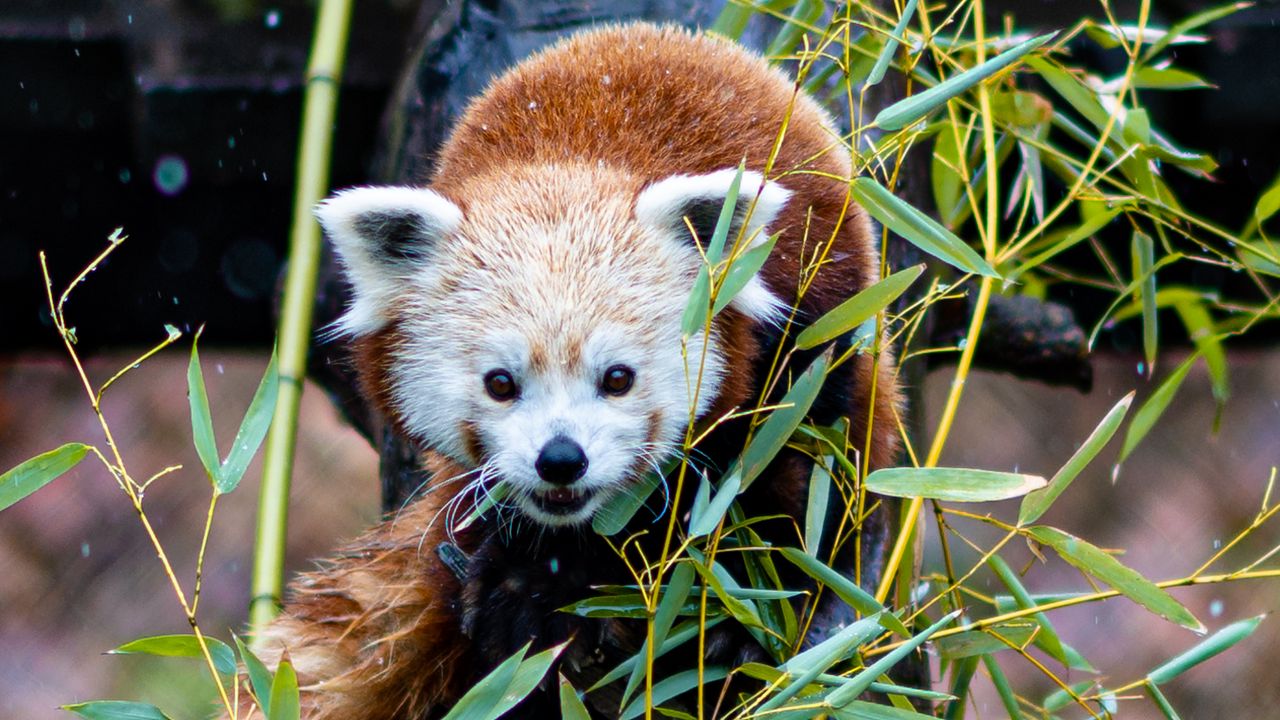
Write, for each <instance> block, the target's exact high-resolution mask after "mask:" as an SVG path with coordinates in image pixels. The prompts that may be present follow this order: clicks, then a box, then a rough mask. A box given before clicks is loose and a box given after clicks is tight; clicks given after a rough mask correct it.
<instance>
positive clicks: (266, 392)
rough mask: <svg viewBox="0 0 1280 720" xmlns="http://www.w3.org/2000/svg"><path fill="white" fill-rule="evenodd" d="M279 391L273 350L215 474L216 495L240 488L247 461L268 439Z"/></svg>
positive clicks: (247, 465)
mask: <svg viewBox="0 0 1280 720" xmlns="http://www.w3.org/2000/svg"><path fill="white" fill-rule="evenodd" d="M279 391H280V373H279V371H278V370H277V368H276V352H275V351H274V350H272V351H271V361H270V362H269V363H268V364H267V371H266V373H264V374H263V376H262V380H261V381H260V382H259V383H258V389H257V390H255V391H254V393H253V399H252V400H250V401H249V409H248V410H246V411H245V414H244V419H243V420H242V421H241V422H240V429H239V430H238V431H237V432H236V439H235V441H234V442H233V443H232V444H231V451H230V452H228V453H227V459H226V460H223V461H222V465H221V466H220V468H219V470H218V479H217V481H216V483H215V487H216V488H217V490H218V492H220V493H229V492H231V491H232V490H235V489H236V486H237V485H239V484H240V479H241V478H243V477H244V471H245V470H247V469H249V461H250V460H252V459H253V456H254V455H255V454H256V453H257V452H258V448H259V447H261V446H262V441H263V439H264V438H266V436H267V429H268V428H269V427H271V418H272V416H273V415H274V413H275V409H276V397H277V396H278V395H279ZM211 436H212V431H211ZM201 462H203V459H201Z"/></svg>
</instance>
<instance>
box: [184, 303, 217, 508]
mask: <svg viewBox="0 0 1280 720" xmlns="http://www.w3.org/2000/svg"><path fill="white" fill-rule="evenodd" d="M201 330H203V328H202V329H201ZM199 342H200V331H197V332H196V336H195V338H194V339H192V341H191V361H190V362H188V363H187V403H188V404H189V405H190V406H191V437H192V440H193V441H194V442H195V446H196V454H197V455H199V456H200V464H201V465H204V471H205V473H207V474H208V475H209V482H210V483H211V484H212V485H213V487H214V488H215V489H216V488H217V487H218V484H219V482H220V473H221V472H222V463H220V462H219V461H218V442H217V440H215V439H214V437H213V416H212V415H211V414H210V413H209V395H208V393H206V392H205V389H204V373H203V372H202V371H201V370H200V351H199V350H198V349H197V345H198V344H199Z"/></svg>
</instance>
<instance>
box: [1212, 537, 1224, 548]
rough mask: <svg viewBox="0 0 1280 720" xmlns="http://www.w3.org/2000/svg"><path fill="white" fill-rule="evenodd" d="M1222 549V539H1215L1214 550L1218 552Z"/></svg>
mask: <svg viewBox="0 0 1280 720" xmlns="http://www.w3.org/2000/svg"><path fill="white" fill-rule="evenodd" d="M1220 547H1222V540H1221V539H1218V538H1215V539H1214V541H1213V549H1214V550H1217V549H1218V548H1220Z"/></svg>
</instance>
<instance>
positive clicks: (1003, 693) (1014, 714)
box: [982, 655, 1022, 720]
mask: <svg viewBox="0 0 1280 720" xmlns="http://www.w3.org/2000/svg"><path fill="white" fill-rule="evenodd" d="M982 664H983V665H985V666H986V668H987V675H989V676H990V677H991V684H992V685H993V686H995V689H996V694H997V695H999V696H1000V704H1001V705H1003V706H1004V711H1005V712H1006V713H1008V714H1009V718H1010V720H1022V710H1021V709H1020V708H1019V707H1018V696H1017V694H1015V693H1014V692H1013V688H1012V687H1010V685H1009V679H1008V678H1007V677H1005V674H1004V671H1003V670H1001V669H1000V663H999V662H998V661H997V660H996V659H995V657H994V656H991V655H986V656H984V657H983V658H982Z"/></svg>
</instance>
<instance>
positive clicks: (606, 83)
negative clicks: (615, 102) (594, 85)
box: [600, 75, 613, 85]
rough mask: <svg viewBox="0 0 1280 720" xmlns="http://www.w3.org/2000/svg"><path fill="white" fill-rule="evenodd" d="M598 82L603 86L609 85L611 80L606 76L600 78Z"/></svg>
mask: <svg viewBox="0 0 1280 720" xmlns="http://www.w3.org/2000/svg"><path fill="white" fill-rule="evenodd" d="M600 82H601V83H602V84H604V85H609V84H611V83H612V82H613V78H611V77H609V76H608V75H605V76H604V77H602V78H600Z"/></svg>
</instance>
